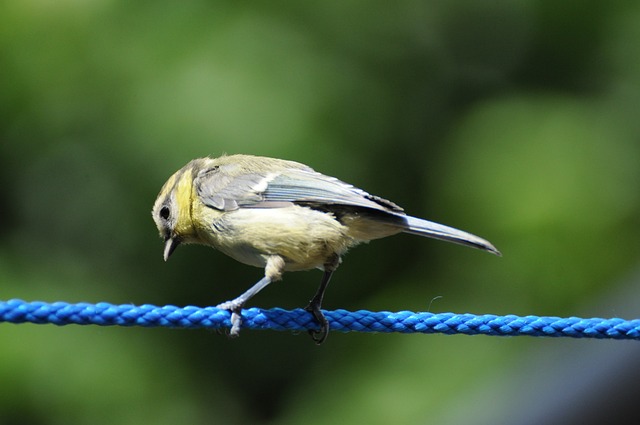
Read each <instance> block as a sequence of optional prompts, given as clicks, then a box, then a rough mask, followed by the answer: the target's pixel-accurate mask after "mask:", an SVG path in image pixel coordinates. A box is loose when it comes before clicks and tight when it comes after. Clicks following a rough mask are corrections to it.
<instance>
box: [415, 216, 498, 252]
mask: <svg viewBox="0 0 640 425" xmlns="http://www.w3.org/2000/svg"><path fill="white" fill-rule="evenodd" d="M403 218H404V219H405V221H406V227H405V228H404V229H403V231H404V232H406V233H410V234H412V235H418V236H426V237H430V238H434V239H440V240H443V241H447V242H453V243H457V244H460V245H466V246H470V247H472V248H478V249H483V250H485V251H489V252H490V253H492V254H495V255H498V256H501V255H502V254H501V253H500V251H498V250H497V249H496V247H495V246H493V244H492V243H491V242H489V241H487V240H485V239H482V238H480V237H478V236H476V235H472V234H471V233H467V232H463V231H462V230H458V229H454V228H453V227H449V226H445V225H443V224H438V223H434V222H432V221H427V220H423V219H421V218H416V217H411V216H404V217H403Z"/></svg>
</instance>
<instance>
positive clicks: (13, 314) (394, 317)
mask: <svg viewBox="0 0 640 425" xmlns="http://www.w3.org/2000/svg"><path fill="white" fill-rule="evenodd" d="M323 312H324V314H325V315H326V317H327V320H329V324H330V326H331V330H335V331H340V332H400V333H425V334H432V333H442V334H447V335H452V334H465V335H494V336H521V335H528V336H548V337H571V338H599V339H635V340H640V319H635V320H623V319H617V318H614V319H599V318H593V319H581V318H578V317H567V318H562V317H539V316H515V315H506V316H496V315H493V314H484V315H475V314H455V313H414V312H411V311H400V312H397V313H392V312H388V311H380V312H371V311H366V310H358V311H353V312H352V311H346V310H335V311H323ZM230 318H231V313H229V312H228V311H226V310H220V309H218V308H215V307H194V306H187V307H176V306H172V305H167V306H163V307H158V306H154V305H149V304H143V305H139V306H137V305H132V304H121V305H114V304H109V303H105V302H101V303H97V304H90V303H77V304H70V303H66V302H54V303H46V302H41V301H33V302H27V301H22V300H17V299H14V300H9V301H0V322H8V323H36V324H54V325H59V326H63V325H70V324H75V325H99V326H144V327H157V326H161V327H170V328H192V329H194V328H210V329H220V328H228V327H230V326H231V323H230ZM242 318H243V320H242V327H243V328H248V329H272V330H278V331H284V330H291V331H304V330H308V329H317V324H316V322H315V321H314V319H313V317H312V315H311V314H310V313H308V312H307V311H305V310H303V309H295V310H290V311H288V310H283V309H280V308H274V309H270V310H262V309H259V308H249V309H245V310H242Z"/></svg>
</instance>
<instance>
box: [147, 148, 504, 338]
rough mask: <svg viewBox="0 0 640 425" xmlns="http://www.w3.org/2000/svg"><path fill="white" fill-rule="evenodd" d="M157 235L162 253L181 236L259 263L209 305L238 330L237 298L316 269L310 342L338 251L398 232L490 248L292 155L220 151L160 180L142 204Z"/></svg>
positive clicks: (241, 300)
mask: <svg viewBox="0 0 640 425" xmlns="http://www.w3.org/2000/svg"><path fill="white" fill-rule="evenodd" d="M152 215H153V219H154V221H155V223H156V225H157V227H158V230H159V232H160V237H161V238H162V239H163V240H164V243H165V245H164V260H165V261H166V260H167V259H168V258H169V256H170V255H171V254H172V253H173V252H174V250H175V249H176V247H177V246H178V245H181V244H190V243H193V244H202V245H208V246H211V247H213V248H215V249H217V250H219V251H222V252H223V253H225V254H227V255H228V256H230V257H231V258H234V259H235V260H237V261H240V262H241V263H244V264H248V265H251V266H255V267H260V268H264V277H263V278H262V279H260V280H259V281H258V282H257V283H256V284H255V285H253V286H252V287H251V288H249V289H248V290H247V291H246V292H244V293H243V294H242V295H240V296H239V297H237V298H235V299H233V300H230V301H227V302H224V303H222V304H219V305H218V306H217V307H218V308H220V309H224V310H229V311H231V313H232V314H231V324H232V326H231V330H230V335H231V336H238V335H239V332H240V326H241V324H242V318H241V315H240V312H241V309H242V307H243V306H244V305H245V304H246V302H247V301H248V300H249V299H250V298H251V297H253V296H254V295H256V294H257V293H258V292H260V291H261V290H262V289H264V288H265V287H266V286H267V285H269V284H270V283H271V282H275V281H278V280H280V279H281V278H282V274H283V273H284V272H285V271H298V270H310V269H314V268H317V269H320V270H323V271H324V274H323V277H322V280H321V282H320V286H319V288H318V290H317V292H316V294H315V295H314V296H313V298H312V299H311V300H310V302H309V304H308V305H307V307H306V310H307V311H309V312H310V313H311V314H312V315H313V316H314V318H315V319H316V321H317V322H318V323H319V325H320V329H319V330H318V331H310V333H311V336H312V338H313V339H314V341H315V342H316V343H317V344H321V343H322V342H324V340H325V339H326V337H327V334H328V332H329V323H328V321H327V319H326V318H325V316H324V314H323V313H322V311H321V305H322V299H323V296H324V293H325V290H326V289H327V285H328V284H329V280H330V279H331V275H332V274H333V272H334V271H335V270H336V268H337V267H338V265H339V264H340V262H341V257H342V255H343V254H345V253H346V252H347V250H348V249H349V248H351V247H353V246H356V245H358V244H360V243H363V242H368V241H370V240H373V239H379V238H384V237H386V236H391V235H395V234H397V233H401V232H405V233H410V234H413V235H418V236H427V237H430V238H435V239H441V240H445V241H449V242H454V243H458V244H461V245H467V246H470V247H473V248H479V249H482V250H485V251H489V252H491V253H493V254H496V255H500V252H499V251H498V250H497V249H496V248H495V247H494V246H493V245H492V244H491V243H490V242H488V241H486V240H484V239H482V238H479V237H478V236H474V235H472V234H470V233H466V232H463V231H461V230H457V229H454V228H452V227H448V226H444V225H442V224H437V223H434V222H431V221H427V220H423V219H420V218H416V217H411V216H408V215H406V214H405V213H404V210H403V209H402V208H400V207H399V206H398V205H396V204H394V203H393V202H391V201H387V200H386V199H383V198H380V197H378V196H375V195H370V194H369V193H367V192H365V191H364V190H361V189H358V188H357V187H354V186H352V185H350V184H348V183H345V182H343V181H341V180H338V179H337V178H335V177H329V176H326V175H324V174H321V173H318V172H316V171H314V170H313V169H312V168H310V167H308V166H306V165H304V164H300V163H298V162H293V161H286V160H282V159H275V158H267V157H260V156H252V155H225V156H221V157H218V158H199V159H194V160H193V161H191V162H189V163H188V164H187V165H185V166H184V167H183V168H181V169H180V170H178V171H177V172H176V173H175V174H174V175H172V176H171V177H170V178H169V180H167V182H166V183H165V184H164V186H163V187H162V190H161V191H160V194H159V195H158V198H157V199H156V202H155V205H154V206H153V211H152Z"/></svg>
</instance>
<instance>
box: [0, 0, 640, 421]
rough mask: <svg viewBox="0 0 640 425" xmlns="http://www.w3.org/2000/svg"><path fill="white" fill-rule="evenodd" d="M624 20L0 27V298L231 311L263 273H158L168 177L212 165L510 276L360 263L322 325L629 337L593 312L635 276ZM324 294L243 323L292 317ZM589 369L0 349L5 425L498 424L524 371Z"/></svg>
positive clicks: (289, 19)
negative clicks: (326, 188) (564, 329)
mask: <svg viewBox="0 0 640 425" xmlns="http://www.w3.org/2000/svg"><path fill="white" fill-rule="evenodd" d="M639 20H640V8H638V7H637V6H635V5H631V4H629V5H627V4H625V5H624V6H623V3H620V4H616V5H611V6H610V7H609V6H604V4H602V3H599V2H595V1H590V2H562V4H561V5H559V4H558V3H557V2H527V1H520V2H517V1H516V2H501V1H488V2H461V1H447V2H442V1H432V2H420V1H405V2H400V3H393V2H364V1H356V2H325V3H324V4H319V3H318V4H310V3H309V4H307V3H303V2H301V3H296V2H283V1H276V2H269V3H261V4H255V5H253V4H237V3H235V2H186V3H185V2H121V1H89V2H39V1H20V2H17V1H16V2H3V3H2V4H1V5H0V70H1V71H0V117H1V119H0V179H1V182H2V185H1V186H0V199H2V206H1V210H0V216H1V217H2V218H3V225H2V226H1V227H0V282H2V283H1V285H0V289H1V293H2V295H1V297H2V299H8V298H12V297H19V298H24V299H29V300H36V299H42V300H46V301H55V300H65V301H70V302H75V301H90V302H96V301H102V300H104V301H109V302H112V303H118V302H134V303H155V304H165V303H171V304H178V305H184V304H196V305H215V304H217V303H218V302H221V301H224V300H226V299H229V298H231V297H233V296H235V295H237V294H239V293H240V292H242V291H244V290H245V289H246V288H247V287H248V286H249V285H250V284H252V283H253V282H255V281H256V280H257V279H258V278H259V277H260V275H261V272H260V271H259V270H257V269H250V268H248V267H246V266H242V265H240V264H238V263H235V262H233V261H232V260H230V259H228V258H226V257H224V256H223V255H222V254H219V253H216V252H214V251H212V250H208V249H206V248H203V247H185V248H181V249H180V250H179V251H178V252H177V253H176V254H175V255H174V257H172V259H171V261H170V262H168V263H167V264H165V263H163V262H162V258H161V257H162V244H161V242H160V240H159V239H158V237H157V232H156V229H155V227H154V225H153V222H152V220H151V216H150V210H151V206H152V203H153V201H154V199H155V197H156V194H157V193H158V191H159V190H160V187H161V185H162V183H163V182H164V181H165V179H166V178H168V177H169V176H170V175H171V174H172V173H173V172H174V171H175V170H177V169H178V168H180V167H181V166H183V165H184V164H185V163H186V162H187V161H188V160H190V159H192V158H194V157H198V156H205V155H219V154H221V153H224V152H227V153H251V154H259V155H267V156H274V157H281V158H286V159H292V160H297V161H300V162H304V163H307V164H309V165H310V166H312V167H314V168H316V169H317V170H319V171H321V172H324V173H326V174H330V175H335V176H337V177H339V178H341V179H343V180H345V181H348V182H350V183H353V184H355V185H357V186H360V187H363V188H364V189H366V190H368V191H370V192H372V193H375V194H378V195H380V196H383V197H385V198H389V199H391V200H393V201H394V202H397V203H398V204H400V205H402V206H403V207H405V209H406V210H407V212H408V213H410V214H412V215H416V216H420V217H424V218H428V219H432V220H434V221H438V222H442V223H445V224H448V225H452V226H455V227H459V228H461V229H464V230H468V231H470V232H473V233H476V234H478V235H480V236H483V237H486V238H487V239H489V240H490V241H492V242H494V243H495V244H496V246H497V247H498V248H499V249H501V250H502V252H503V254H504V257H503V258H502V259H498V258H493V257H492V256H489V255H486V254H484V253H481V252H476V251H473V250H465V249H463V248H461V247H457V246H450V245H447V244H444V243H441V242H436V241H430V240H422V239H419V238H415V237H410V236H398V237H395V238H390V239H387V240H382V241H377V242H374V243H372V244H370V245H368V246H364V247H361V248H358V249H357V250H355V251H354V252H353V253H350V254H349V255H347V256H346V257H345V261H344V264H343V265H342V266H341V268H340V269H339V271H338V272H337V274H336V276H335V277H334V280H333V281H332V284H331V286H330V288H329V291H328V293H327V299H326V303H325V307H326V308H328V309H332V308H350V309H358V308H367V309H386V310H403V309H406V310H411V309H413V310H429V309H430V310H432V311H459V312H463V311H471V312H475V313H518V314H527V313H531V314H550V315H596V314H598V315H604V316H615V315H623V316H625V315H626V316H630V315H634V316H635V317H637V316H638V309H637V308H635V310H634V306H631V307H629V306H627V305H626V304H625V303H624V302H619V301H616V298H614V297H613V298H612V297H610V296H611V294H615V293H618V292H620V293H623V291H627V290H628V289H627V288H625V285H624V284H623V283H621V282H624V281H625V279H628V277H629V276H630V275H631V273H632V271H633V270H634V268H637V266H638V263H639V260H640V249H639V248H638V247H639V245H638V243H637V241H638V240H640V222H639V220H638V217H639V216H640V191H639V190H638V182H639V181H640V144H638V134H639V131H640V125H639V122H640V121H639V120H638V119H637V111H638V110H639V108H640V73H639V72H638V64H639V63H640V49H639V48H638V46H640V30H638V28H639V26H638V25H637V22H638V21H639ZM319 279H320V273H319V272H308V273H297V274H295V273H294V274H288V275H285V279H284V281H283V282H280V283H277V284H274V285H273V286H272V287H269V288H268V289H267V290H265V291H264V292H263V293H261V294H260V295H259V296H257V297H256V298H255V299H253V300H252V303H253V304H255V305H259V306H262V307H272V306H281V307H286V308H290V307H299V306H303V305H305V303H306V301H307V300H308V299H309V297H310V296H311V295H312V294H313V292H314V291H315V288H316V285H317V284H318V283H319ZM636 295H637V293H636ZM438 296H442V297H443V298H442V299H437V300H434V298H435V297H438ZM627 298H628V297H627ZM432 300H434V301H433V302H432ZM572 344H573V345H572ZM578 344H579V345H578ZM593 344H595V343H593V342H591V343H588V344H587V343H584V342H580V343H578V342H564V341H563V342H559V341H550V342H549V341H545V342H541V341H540V340H517V341H516V340H502V339H498V338H491V339H487V338H469V337H430V336H408V335H379V336H371V335H355V334H347V335H341V334H334V333H332V334H331V335H330V337H329V340H328V342H327V343H326V344H325V345H324V346H322V347H320V348H318V347H316V346H314V345H313V344H312V342H311V340H310V339H308V338H307V336H306V335H297V336H296V335H290V334H286V333H272V332H245V333H244V334H243V335H242V336H241V338H239V339H238V340H228V339H226V338H225V337H224V336H221V335H217V334H214V333H211V332H206V331H193V332H186V331H171V330H147V329H113V328H108V329H103V328H97V327H87V328H81V329H80V328H72V327H69V328H55V327H52V326H33V325H21V326H13V325H7V324H4V325H0V382H3V383H4V390H5V391H4V392H3V396H1V397H0V423H3V424H4V423H7V424H10V423H33V424H57V423H64V424H84V423H96V424H100V423H105V424H107V423H124V424H126V423H132V424H134V423H135V424H139V423H155V424H163V423H191V424H199V423H203V424H204V423H215V422H220V423H273V424H276V423H281V424H286V423H296V424H297V423H301V422H304V423H351V422H357V423H360V422H362V423H365V422H366V423H370V424H377V423H380V424H382V423H385V424H387V423H427V422H433V423H457V424H460V423H479V422H480V423H491V422H490V421H489V420H488V419H486V418H491V417H493V418H494V419H495V417H497V416H496V411H499V412H505V413H504V415H505V416H504V417H513V415H514V414H515V413H513V412H515V411H517V409H518V408H519V407H518V405H517V404H516V403H514V400H516V397H517V395H516V393H517V391H511V390H510V389H511V388H514V387H517V385H518V383H522V382H526V379H527V377H523V376H522V374H515V373H512V372H513V371H514V369H515V368H516V363H517V362H518V360H517V359H518V358H521V359H522V358H523V359H525V360H526V359H532V358H533V357H536V358H548V357H553V356H557V355H558V354H557V353H558V350H559V348H558V347H576V349H577V347H579V348H580V349H582V350H583V351H584V350H589V349H590V347H593ZM611 344H616V343H611ZM612 347H613V345H612ZM612 351H613V348H612ZM554 378H557V379H564V380H567V381H570V380H572V379H573V376H572V375H570V374H569V375H559V376H552V374H551V373H549V375H548V379H549V382H553V379H554ZM545 382H546V381H545ZM523 385H524V384H523ZM541 385H544V384H541ZM612 385H613V384H612ZM461 395H465V396H466V399H467V400H468V401H469V404H468V405H466V406H465V405H464V401H463V399H461ZM489 399H491V400H489ZM488 405H491V406H493V409H489V408H488V407H487V406H488ZM492 415H493V416H492ZM510 415H511V416H510ZM485 420H486V422H483V421H485ZM494 423H500V421H498V422H494Z"/></svg>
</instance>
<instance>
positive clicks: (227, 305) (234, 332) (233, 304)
mask: <svg viewBox="0 0 640 425" xmlns="http://www.w3.org/2000/svg"><path fill="white" fill-rule="evenodd" d="M243 305H244V303H241V302H239V301H237V300H231V301H226V302H223V303H221V304H218V305H217V306H216V308H219V309H220V310H228V311H230V312H231V330H229V336H230V337H233V338H236V337H238V336H240V326H241V325H242V316H241V314H240V312H241V311H242V306H243Z"/></svg>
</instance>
